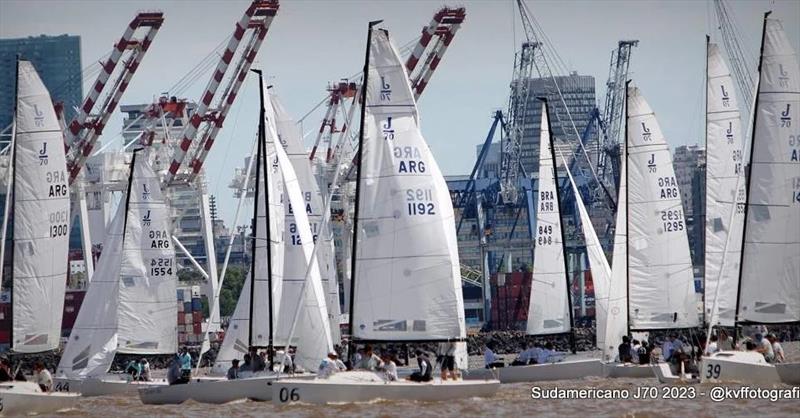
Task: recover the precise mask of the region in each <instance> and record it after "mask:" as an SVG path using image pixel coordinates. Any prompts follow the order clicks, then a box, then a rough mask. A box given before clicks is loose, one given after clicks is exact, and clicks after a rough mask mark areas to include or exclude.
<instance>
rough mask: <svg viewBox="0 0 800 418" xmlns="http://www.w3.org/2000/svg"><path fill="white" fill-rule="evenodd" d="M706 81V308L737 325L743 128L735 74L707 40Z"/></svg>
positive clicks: (711, 317)
mask: <svg viewBox="0 0 800 418" xmlns="http://www.w3.org/2000/svg"><path fill="white" fill-rule="evenodd" d="M707 72H708V74H707V80H706V83H707V84H706V88H707V93H706V98H707V99H706V230H705V233H706V236H705V238H706V240H705V312H706V317H707V318H708V322H709V323H710V324H713V325H723V326H733V324H734V319H735V318H734V316H735V315H734V313H735V311H736V292H737V289H738V284H739V262H740V259H741V248H742V226H743V222H744V195H745V182H744V164H743V163H742V146H743V139H742V138H743V137H744V135H743V132H742V122H741V117H740V114H739V102H738V100H737V97H736V92H735V91H734V83H733V78H732V77H731V73H730V70H728V66H727V65H726V64H725V61H724V60H723V58H722V52H721V51H720V48H719V45H717V44H714V43H709V44H708V69H707Z"/></svg>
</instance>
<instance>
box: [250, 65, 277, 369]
mask: <svg viewBox="0 0 800 418" xmlns="http://www.w3.org/2000/svg"><path fill="white" fill-rule="evenodd" d="M250 71H252V72H254V73H256V74H258V85H259V98H260V103H261V109H260V111H259V115H260V117H259V119H258V141H259V142H258V145H259V147H260V149H261V155H260V156H259V157H258V164H259V165H260V164H261V159H262V158H263V159H264V226H265V227H266V229H267V236H266V240H267V304H268V306H269V308H268V309H269V343H268V345H267V347H268V350H267V355H268V356H269V363H270V365H271V364H272V357H273V355H272V342H273V339H274V336H275V330H274V328H275V327H274V326H273V325H274V324H273V321H272V317H273V315H274V313H273V310H274V309H273V306H272V302H273V301H272V231H271V228H270V220H269V169H268V167H267V161H266V156H267V126H266V122H265V120H264V119H265V118H266V115H267V111H266V108H265V107H264V75H263V73H262V72H261V70H254V69H251V70H250ZM276 146H277V145H276ZM258 184H259V183H258V173H256V198H255V202H256V204H255V207H256V219H257V218H258ZM254 242H255V241H254ZM253 255H254V257H253V260H252V265H253V266H255V246H253ZM253 274H255V269H253ZM255 283H256V281H255V276H254V277H253V278H252V279H251V280H250V342H251V343H252V341H253V322H254V321H253V316H252V315H253V296H254V293H255Z"/></svg>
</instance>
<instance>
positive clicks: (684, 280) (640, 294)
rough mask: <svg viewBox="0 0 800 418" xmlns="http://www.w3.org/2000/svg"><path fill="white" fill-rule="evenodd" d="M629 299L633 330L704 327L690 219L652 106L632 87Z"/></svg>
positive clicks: (629, 142)
mask: <svg viewBox="0 0 800 418" xmlns="http://www.w3.org/2000/svg"><path fill="white" fill-rule="evenodd" d="M627 103H628V108H627V110H628V120H627V132H628V138H627V141H628V152H627V158H628V167H627V171H628V184H627V186H628V231H627V232H628V289H629V293H628V298H629V310H630V311H629V313H628V316H629V321H630V328H631V329H633V330H650V329H664V328H688V327H694V326H697V325H698V321H699V317H698V315H697V302H696V297H695V291H694V277H693V273H692V260H691V257H690V255H689V240H688V238H687V236H686V218H685V217H684V214H683V207H682V205H681V194H680V191H679V190H678V182H677V180H676V179H675V170H674V169H673V167H672V156H671V155H670V152H669V148H668V147H667V143H666V140H665V139H664V135H663V134H662V132H661V127H660V126H659V125H658V121H656V116H655V114H654V113H653V110H652V109H650V105H648V104H647V102H646V101H645V100H644V97H642V96H641V94H640V93H639V89H638V88H637V87H630V88H629V89H628V102H627Z"/></svg>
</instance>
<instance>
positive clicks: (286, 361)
mask: <svg viewBox="0 0 800 418" xmlns="http://www.w3.org/2000/svg"><path fill="white" fill-rule="evenodd" d="M275 368H276V369H278V370H277V371H279V372H281V373H293V372H294V364H293V362H292V356H290V355H289V354H288V353H286V352H285V351H283V350H278V351H276V352H275Z"/></svg>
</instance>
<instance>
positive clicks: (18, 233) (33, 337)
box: [11, 60, 70, 353]
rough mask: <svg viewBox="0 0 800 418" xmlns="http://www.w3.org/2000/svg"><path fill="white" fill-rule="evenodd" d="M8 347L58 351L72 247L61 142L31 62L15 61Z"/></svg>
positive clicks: (62, 142) (54, 120) (53, 114)
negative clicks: (11, 282)
mask: <svg viewBox="0 0 800 418" xmlns="http://www.w3.org/2000/svg"><path fill="white" fill-rule="evenodd" d="M17 73H18V74H17V104H16V109H17V123H16V136H15V142H14V171H13V174H14V191H13V199H14V201H13V204H14V214H13V217H14V250H13V251H14V255H13V257H14V258H13V263H14V265H13V290H12V304H13V306H12V309H13V311H12V313H13V316H12V335H13V341H12V344H11V348H12V350H14V351H16V352H18V353H38V352H41V351H47V350H53V349H55V348H57V347H58V345H59V343H60V337H61V316H62V313H63V309H64V291H65V287H66V277H67V263H68V260H67V252H68V250H69V222H70V217H69V211H70V206H69V187H68V186H67V177H66V160H65V158H64V138H63V134H62V132H61V127H60V125H59V123H58V119H57V118H56V113H55V111H54V110H53V102H52V101H51V99H50V94H49V93H48V92H47V89H46V88H45V86H44V84H43V83H42V80H41V79H40V78H39V75H38V74H37V73H36V70H35V69H34V67H33V64H31V62H30V61H25V60H19V61H18V63H17Z"/></svg>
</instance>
